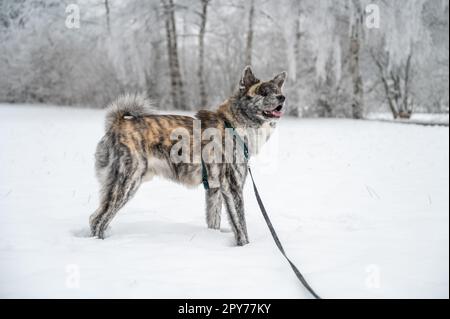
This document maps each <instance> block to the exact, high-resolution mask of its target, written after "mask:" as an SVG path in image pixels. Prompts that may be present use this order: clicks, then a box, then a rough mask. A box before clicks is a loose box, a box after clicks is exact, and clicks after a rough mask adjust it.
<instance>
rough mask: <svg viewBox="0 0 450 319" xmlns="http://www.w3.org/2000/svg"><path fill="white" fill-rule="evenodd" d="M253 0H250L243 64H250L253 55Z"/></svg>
mask: <svg viewBox="0 0 450 319" xmlns="http://www.w3.org/2000/svg"><path fill="white" fill-rule="evenodd" d="M254 20H255V0H251V1H250V10H249V14H248V30H247V45H246V48H245V64H246V65H252V55H253V35H254V32H255V31H254V24H255V21H254Z"/></svg>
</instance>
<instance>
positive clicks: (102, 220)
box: [90, 146, 147, 239]
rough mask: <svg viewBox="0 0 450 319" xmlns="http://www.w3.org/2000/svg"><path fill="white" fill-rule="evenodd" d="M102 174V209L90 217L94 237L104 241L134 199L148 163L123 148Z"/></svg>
mask: <svg viewBox="0 0 450 319" xmlns="http://www.w3.org/2000/svg"><path fill="white" fill-rule="evenodd" d="M117 154H118V156H117V157H116V158H114V159H112V161H111V162H110V163H109V165H108V167H106V168H105V172H104V173H103V174H102V175H103V177H102V181H101V183H102V193H101V199H100V207H99V208H98V209H97V211H96V212H95V213H94V214H92V215H91V217H90V226H91V234H92V236H95V237H98V238H101V239H103V238H104V236H105V230H106V228H107V227H108V225H109V224H110V223H111V221H112V219H113V218H114V216H115V215H116V214H117V212H118V211H119V210H120V209H121V208H122V207H123V206H124V205H125V204H126V203H127V202H128V201H129V200H130V199H131V198H132V197H133V195H134V194H135V193H136V191H137V190H138V188H139V186H140V185H141V183H142V178H143V176H144V174H145V173H146V171H147V165H146V161H144V160H143V159H142V158H139V157H137V156H135V154H131V153H130V151H129V149H128V148H127V147H125V146H122V147H121V149H120V151H119V152H118V153H117Z"/></svg>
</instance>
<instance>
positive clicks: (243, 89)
mask: <svg viewBox="0 0 450 319" xmlns="http://www.w3.org/2000/svg"><path fill="white" fill-rule="evenodd" d="M286 77H287V73H286V72H282V73H280V74H278V75H277V76H275V77H274V78H273V79H272V80H269V81H266V82H263V81H260V80H258V79H257V78H256V77H255V75H254V74H253V72H252V70H251V68H250V67H249V66H247V67H246V68H245V69H244V72H243V74H242V78H241V81H240V83H239V93H238V95H237V98H236V100H237V105H238V108H239V112H240V113H242V114H243V115H244V116H245V117H247V118H248V119H249V120H250V121H253V122H255V123H259V124H261V123H265V122H273V121H276V120H278V119H280V118H281V116H282V115H283V113H284V110H283V109H284V103H285V101H286V97H285V96H284V95H283V92H282V88H283V85H284V82H285V81H286Z"/></svg>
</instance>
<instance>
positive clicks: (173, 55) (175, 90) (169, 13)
mask: <svg viewBox="0 0 450 319" xmlns="http://www.w3.org/2000/svg"><path fill="white" fill-rule="evenodd" d="M161 3H162V5H163V8H164V16H165V26H166V41H167V55H168V60H169V72H170V83H171V97H172V105H173V107H174V108H175V109H180V110H186V109H188V103H187V101H186V97H185V93H184V86H183V81H182V77H181V68H180V61H179V57H178V39H177V36H178V35H177V28H176V21H175V4H174V2H173V0H161Z"/></svg>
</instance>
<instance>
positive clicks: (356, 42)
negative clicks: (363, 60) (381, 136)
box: [349, 0, 364, 119]
mask: <svg viewBox="0 0 450 319" xmlns="http://www.w3.org/2000/svg"><path fill="white" fill-rule="evenodd" d="M352 3H353V6H354V11H355V17H353V18H354V23H353V24H352V26H351V33H350V61H349V68H350V74H351V77H352V87H353V92H352V93H353V94H352V116H353V118H354V119H362V117H363V109H364V86H363V80H362V76H361V71H360V51H361V34H362V25H363V13H362V8H361V3H360V0H353V2H352Z"/></svg>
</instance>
